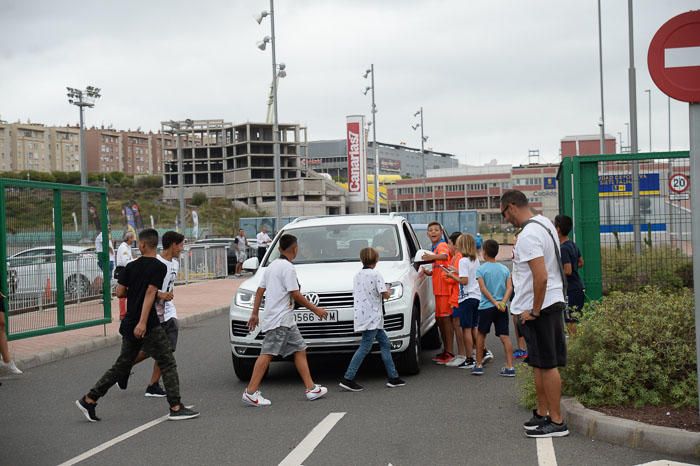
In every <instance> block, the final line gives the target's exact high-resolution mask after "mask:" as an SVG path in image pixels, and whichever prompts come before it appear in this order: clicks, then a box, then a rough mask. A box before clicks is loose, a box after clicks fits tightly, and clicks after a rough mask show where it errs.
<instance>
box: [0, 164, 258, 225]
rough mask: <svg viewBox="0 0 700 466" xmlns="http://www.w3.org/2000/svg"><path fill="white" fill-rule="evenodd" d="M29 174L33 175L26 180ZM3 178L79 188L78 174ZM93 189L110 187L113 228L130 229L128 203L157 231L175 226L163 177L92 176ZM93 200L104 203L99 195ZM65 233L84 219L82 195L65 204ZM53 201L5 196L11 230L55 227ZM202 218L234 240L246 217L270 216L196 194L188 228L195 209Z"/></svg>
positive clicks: (33, 195)
mask: <svg viewBox="0 0 700 466" xmlns="http://www.w3.org/2000/svg"><path fill="white" fill-rule="evenodd" d="M27 175H29V176H27ZM0 178H14V179H22V180H27V179H29V180H31V181H44V182H51V183H66V184H76V185H79V184H80V173H78V172H69V173H66V172H51V173H44V172H34V171H28V172H27V171H23V172H0ZM88 183H89V184H90V185H91V186H101V187H105V188H107V199H108V209H109V218H110V221H111V223H112V226H113V229H115V230H121V229H123V227H124V225H125V219H124V216H123V214H122V207H123V205H124V204H127V203H131V202H132V201H135V202H136V203H137V204H138V205H139V209H140V212H141V218H142V219H143V224H144V226H150V224H151V220H150V217H151V216H153V221H154V224H155V226H156V228H174V227H175V219H176V217H177V215H178V212H179V207H178V202H177V200H175V201H164V200H163V178H162V177H161V176H139V177H131V176H127V175H125V174H124V173H121V172H111V173H104V174H102V173H91V174H90V175H89V177H88ZM89 201H90V202H91V203H93V204H95V205H99V204H98V202H99V199H98V197H97V196H95V195H90V196H89ZM62 205H63V207H62V211H63V216H62V217H63V222H62V223H63V225H64V230H70V229H72V226H73V217H72V213H73V212H76V213H77V214H78V216H79V215H80V195H78V194H77V193H66V194H65V195H64V196H63V202H62ZM52 207H53V202H52V197H51V194H50V192H49V191H44V190H16V191H13V192H12V193H11V195H6V208H7V214H6V216H7V220H8V229H9V230H10V233H12V232H13V230H14V231H15V232H22V231H37V230H45V229H47V228H51V220H50V219H51V218H52ZM192 210H196V211H197V213H198V216H199V226H200V231H201V232H205V233H207V234H211V235H216V236H232V235H234V234H235V233H236V232H237V230H236V229H237V227H238V220H239V218H241V217H256V216H259V215H265V212H258V211H256V210H255V209H245V208H237V207H235V206H233V205H232V203H231V201H229V200H226V199H207V197H206V195H205V194H204V193H195V195H194V196H193V199H189V200H187V227H188V228H190V227H192V219H191V211H192Z"/></svg>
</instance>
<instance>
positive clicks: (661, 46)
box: [647, 10, 700, 102]
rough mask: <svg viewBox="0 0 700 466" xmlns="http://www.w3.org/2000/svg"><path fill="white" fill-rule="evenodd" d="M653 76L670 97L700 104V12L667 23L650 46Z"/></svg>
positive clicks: (696, 11)
mask: <svg viewBox="0 0 700 466" xmlns="http://www.w3.org/2000/svg"><path fill="white" fill-rule="evenodd" d="M647 64H648V65H649V74H651V78H652V79H653V80H654V83H655V84H656V86H657V87H658V88H659V89H661V91H662V92H664V93H665V94H666V95H668V96H671V97H673V98H674V99H676V100H682V101H684V102H700V10H695V11H689V12H687V13H683V14H680V15H678V16H675V17H673V18H671V19H670V20H668V21H667V22H666V23H664V25H663V26H661V28H659V30H658V31H656V34H655V35H654V38H653V39H652V40H651V43H650V44H649V53H648V55H647Z"/></svg>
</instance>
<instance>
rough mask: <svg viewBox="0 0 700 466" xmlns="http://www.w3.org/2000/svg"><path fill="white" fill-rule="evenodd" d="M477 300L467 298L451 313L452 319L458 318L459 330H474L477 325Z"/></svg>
mask: <svg viewBox="0 0 700 466" xmlns="http://www.w3.org/2000/svg"><path fill="white" fill-rule="evenodd" d="M478 309H479V300H478V299H476V298H467V299H465V300H464V301H462V302H461V303H459V305H458V306H457V307H455V308H454V312H452V317H458V318H459V326H460V327H461V328H474V327H476V326H477V325H478V323H479V311H478Z"/></svg>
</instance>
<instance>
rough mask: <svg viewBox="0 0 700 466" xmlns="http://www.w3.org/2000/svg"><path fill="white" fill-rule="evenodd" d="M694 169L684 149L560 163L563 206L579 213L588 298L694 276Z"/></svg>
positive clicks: (578, 241)
mask: <svg viewBox="0 0 700 466" xmlns="http://www.w3.org/2000/svg"><path fill="white" fill-rule="evenodd" d="M635 166H636V168H637V170H638V175H639V177H638V190H637V192H638V196H637V199H638V200H637V201H636V202H637V203H638V205H639V208H638V210H637V212H638V215H635V208H634V206H635V196H634V192H633V191H634V190H633V185H634V183H633V176H632V173H633V172H634V168H635ZM689 173H690V169H689V159H688V152H687V151H683V152H657V153H646V154H610V155H596V156H578V157H573V158H566V159H564V160H563V161H562V164H561V166H560V168H559V173H558V175H557V178H558V183H559V209H560V212H561V213H562V214H565V215H569V216H571V217H572V218H573V219H574V232H573V236H574V237H573V239H574V241H575V242H576V244H577V245H578V246H579V248H580V249H581V253H582V255H583V257H584V260H585V266H584V267H583V268H582V269H581V272H582V275H583V279H584V282H585V285H586V294H587V296H588V298H589V299H600V298H601V297H602V296H603V295H604V294H607V293H609V292H611V291H615V290H621V291H631V290H634V289H638V288H639V287H640V286H644V285H647V284H648V285H658V286H662V287H669V286H671V287H674V286H675V287H677V286H684V285H688V284H689V283H690V282H691V281H692V263H691V262H692V261H691V257H692V247H691V238H690V232H691V229H690V215H691V211H690V200H689V193H690V191H689V190H690V187H689V183H687V181H688V175H689ZM684 180H685V181H684ZM684 183H686V184H685V186H684ZM635 226H636V228H635ZM635 230H636V231H635Z"/></svg>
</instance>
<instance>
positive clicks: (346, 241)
mask: <svg viewBox="0 0 700 466" xmlns="http://www.w3.org/2000/svg"><path fill="white" fill-rule="evenodd" d="M289 233H291V234H293V235H294V236H296V237H297V241H298V243H299V252H298V254H297V257H296V258H295V259H294V263H295V264H318V263H324V262H359V261H360V250H362V249H363V248H366V247H368V246H371V247H373V248H375V249H376V250H377V251H378V252H379V260H380V261H399V260H401V243H400V241H399V236H398V231H397V229H396V226H394V225H377V224H373V225H365V224H362V225H328V226H318V227H307V228H295V229H293V230H290V232H289ZM270 247H271V248H272V252H271V253H270V255H269V257H268V258H267V262H266V263H265V265H267V264H269V263H270V262H272V261H273V260H275V259H277V258H278V257H279V249H278V247H277V241H275V243H273V244H272V245H271V246H270Z"/></svg>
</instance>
